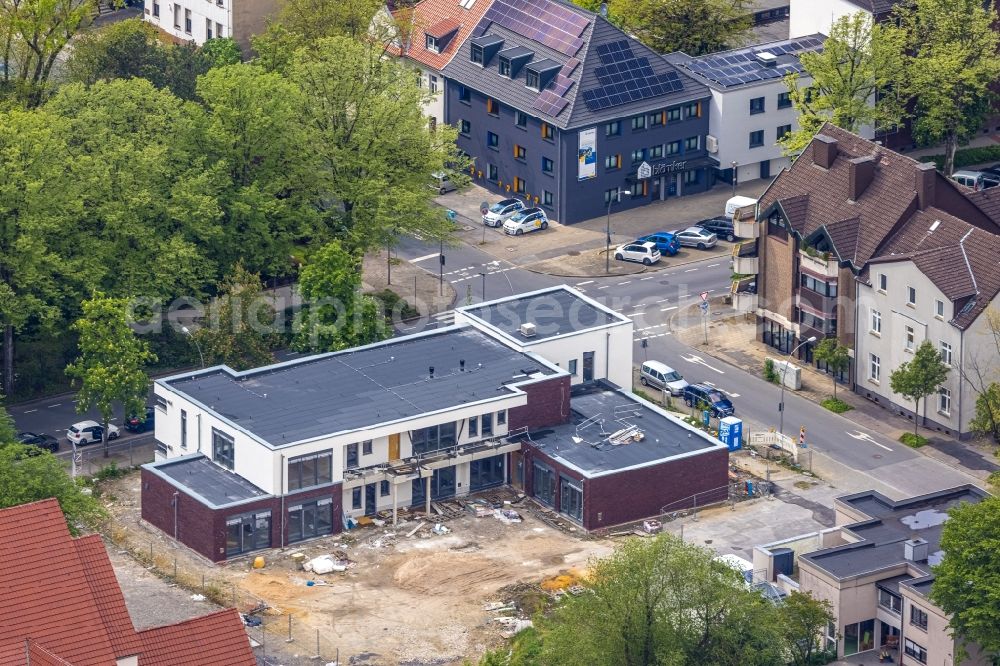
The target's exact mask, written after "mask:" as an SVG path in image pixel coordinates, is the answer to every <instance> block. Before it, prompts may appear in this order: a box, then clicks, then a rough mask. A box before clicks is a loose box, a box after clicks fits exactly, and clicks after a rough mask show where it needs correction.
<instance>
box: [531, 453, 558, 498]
mask: <svg viewBox="0 0 1000 666" xmlns="http://www.w3.org/2000/svg"><path fill="white" fill-rule="evenodd" d="M531 487H532V492H533V494H534V497H535V499H537V500H539V501H540V502H543V503H545V504H548V505H549V506H555V505H556V476H555V473H554V472H553V471H552V469H551V468H550V467H548V466H546V465H542V464H541V463H537V462H536V463H535V466H534V474H533V475H532V483H531Z"/></svg>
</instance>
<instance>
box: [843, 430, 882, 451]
mask: <svg viewBox="0 0 1000 666" xmlns="http://www.w3.org/2000/svg"><path fill="white" fill-rule="evenodd" d="M847 436H848V437H852V438H854V439H856V440H859V441H862V442H868V443H869V444H874V445H875V446H881V447H882V448H883V449H885V450H886V451H892V449H890V448H889V447H888V446H886V445H885V444H879V443H878V442H876V441H875V439H874V438H873V437H872V436H871V435H869V434H868V433H866V432H861V431H860V430H856V431H854V432H848V433H847Z"/></svg>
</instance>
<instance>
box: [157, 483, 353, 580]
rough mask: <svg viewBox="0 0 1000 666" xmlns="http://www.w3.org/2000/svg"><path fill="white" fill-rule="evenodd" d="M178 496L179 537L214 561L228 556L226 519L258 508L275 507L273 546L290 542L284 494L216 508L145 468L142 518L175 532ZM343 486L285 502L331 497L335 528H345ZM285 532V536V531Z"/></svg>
mask: <svg viewBox="0 0 1000 666" xmlns="http://www.w3.org/2000/svg"><path fill="white" fill-rule="evenodd" d="M175 493H176V498H177V512H176V530H177V533H176V534H177V540H178V541H180V542H181V543H183V544H184V545H186V546H187V547H188V548H190V549H192V550H194V551H195V552H197V553H199V554H201V555H204V556H205V557H207V558H208V559H210V560H212V561H213V562H221V561H223V560H225V559H226V520H227V519H228V518H231V517H234V516H240V515H244V514H247V513H254V512H256V511H263V510H266V509H270V510H271V546H272V547H273V548H277V547H280V546H281V545H282V543H286V544H287V536H288V529H287V525H286V523H287V521H286V520H284V519H283V514H282V500H281V498H280V497H265V498H262V499H260V500H256V501H254V502H248V503H246V504H241V505H239V506H235V507H230V508H225V509H212V508H210V507H207V506H205V505H204V504H202V503H201V502H200V501H198V500H197V499H195V498H193V497H191V496H190V495H187V494H186V493H185V492H184V491H182V490H178V489H177V488H175V487H174V486H173V485H171V484H170V483H168V482H167V481H166V480H164V479H162V478H161V477H159V476H157V475H156V474H154V473H153V472H151V471H149V470H147V469H143V470H142V519H143V520H145V521H146V522H148V523H149V524H151V525H154V526H155V527H157V528H159V529H160V530H162V531H163V532H164V533H165V534H167V535H168V536H174V529H175V524H174V516H175V513H174V505H173V501H174V497H175ZM342 496H343V494H342V486H341V484H339V483H337V484H334V485H332V486H324V487H322V488H312V489H309V490H304V491H302V492H299V493H294V494H290V495H286V496H285V499H284V506H285V507H288V506H291V505H293V504H296V503H299V502H303V501H307V500H313V499H320V498H325V497H330V498H331V499H332V500H333V507H332V515H333V532H334V533H337V532H340V531H341V525H342V523H341V516H342V506H341V504H342V503H341V499H342ZM283 533H284V538H282V534H283Z"/></svg>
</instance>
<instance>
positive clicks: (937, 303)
mask: <svg viewBox="0 0 1000 666" xmlns="http://www.w3.org/2000/svg"><path fill="white" fill-rule="evenodd" d="M934 316H935V317H937V318H938V319H944V301H942V300H941V299H940V298H936V299H934Z"/></svg>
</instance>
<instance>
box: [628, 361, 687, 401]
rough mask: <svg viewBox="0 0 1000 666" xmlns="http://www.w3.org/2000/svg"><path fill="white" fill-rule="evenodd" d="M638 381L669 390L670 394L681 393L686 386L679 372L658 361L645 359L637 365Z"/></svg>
mask: <svg viewBox="0 0 1000 666" xmlns="http://www.w3.org/2000/svg"><path fill="white" fill-rule="evenodd" d="M639 383H640V384H642V385H643V386H653V387H655V388H658V389H660V390H661V391H670V395H681V394H682V393H684V389H686V388H687V386H688V383H687V382H686V381H684V378H683V377H681V375H680V373H679V372H677V371H676V370H674V369H673V368H671V367H670V366H669V365H666V364H665V363H660V362H659V361H646V362H645V363H643V364H642V365H641V366H639Z"/></svg>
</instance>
